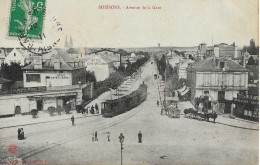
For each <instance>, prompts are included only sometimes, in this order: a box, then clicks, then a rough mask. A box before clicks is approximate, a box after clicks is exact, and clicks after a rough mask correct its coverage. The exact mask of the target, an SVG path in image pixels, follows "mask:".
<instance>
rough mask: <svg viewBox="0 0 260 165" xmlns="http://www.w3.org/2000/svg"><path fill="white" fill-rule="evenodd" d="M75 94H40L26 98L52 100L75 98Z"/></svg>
mask: <svg viewBox="0 0 260 165" xmlns="http://www.w3.org/2000/svg"><path fill="white" fill-rule="evenodd" d="M76 95H77V92H69V93H56V94H41V95H34V96H28V98H36V99H39V98H53V97H62V96H76Z"/></svg>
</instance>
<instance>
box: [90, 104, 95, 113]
mask: <svg viewBox="0 0 260 165" xmlns="http://www.w3.org/2000/svg"><path fill="white" fill-rule="evenodd" d="M90 113H91V114H94V113H95V112H94V106H93V105H92V106H91V109H90Z"/></svg>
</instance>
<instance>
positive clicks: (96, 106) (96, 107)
mask: <svg viewBox="0 0 260 165" xmlns="http://www.w3.org/2000/svg"><path fill="white" fill-rule="evenodd" d="M95 109H96V113H97V114H98V113H99V110H98V104H97V103H96V104H95Z"/></svg>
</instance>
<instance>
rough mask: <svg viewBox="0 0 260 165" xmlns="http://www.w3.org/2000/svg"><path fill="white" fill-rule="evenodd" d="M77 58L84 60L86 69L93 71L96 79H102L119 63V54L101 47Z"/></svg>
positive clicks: (113, 70)
mask: <svg viewBox="0 0 260 165" xmlns="http://www.w3.org/2000/svg"><path fill="white" fill-rule="evenodd" d="M79 60H80V61H83V62H84V64H85V66H86V67H87V68H86V70H88V71H91V72H94V74H95V76H96V80H97V81H103V80H104V79H106V78H108V77H109V75H110V74H111V73H113V72H115V69H114V67H116V66H117V64H118V63H120V54H119V53H117V52H116V51H113V50H110V49H101V50H98V51H94V52H91V53H89V54H88V55H86V56H85V57H83V58H79ZM118 66H119V65H118Z"/></svg>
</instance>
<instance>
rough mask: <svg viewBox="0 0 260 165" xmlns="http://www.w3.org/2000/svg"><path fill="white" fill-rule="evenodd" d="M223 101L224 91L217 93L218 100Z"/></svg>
mask: <svg viewBox="0 0 260 165" xmlns="http://www.w3.org/2000/svg"><path fill="white" fill-rule="evenodd" d="M223 99H225V91H218V100H223Z"/></svg>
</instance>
